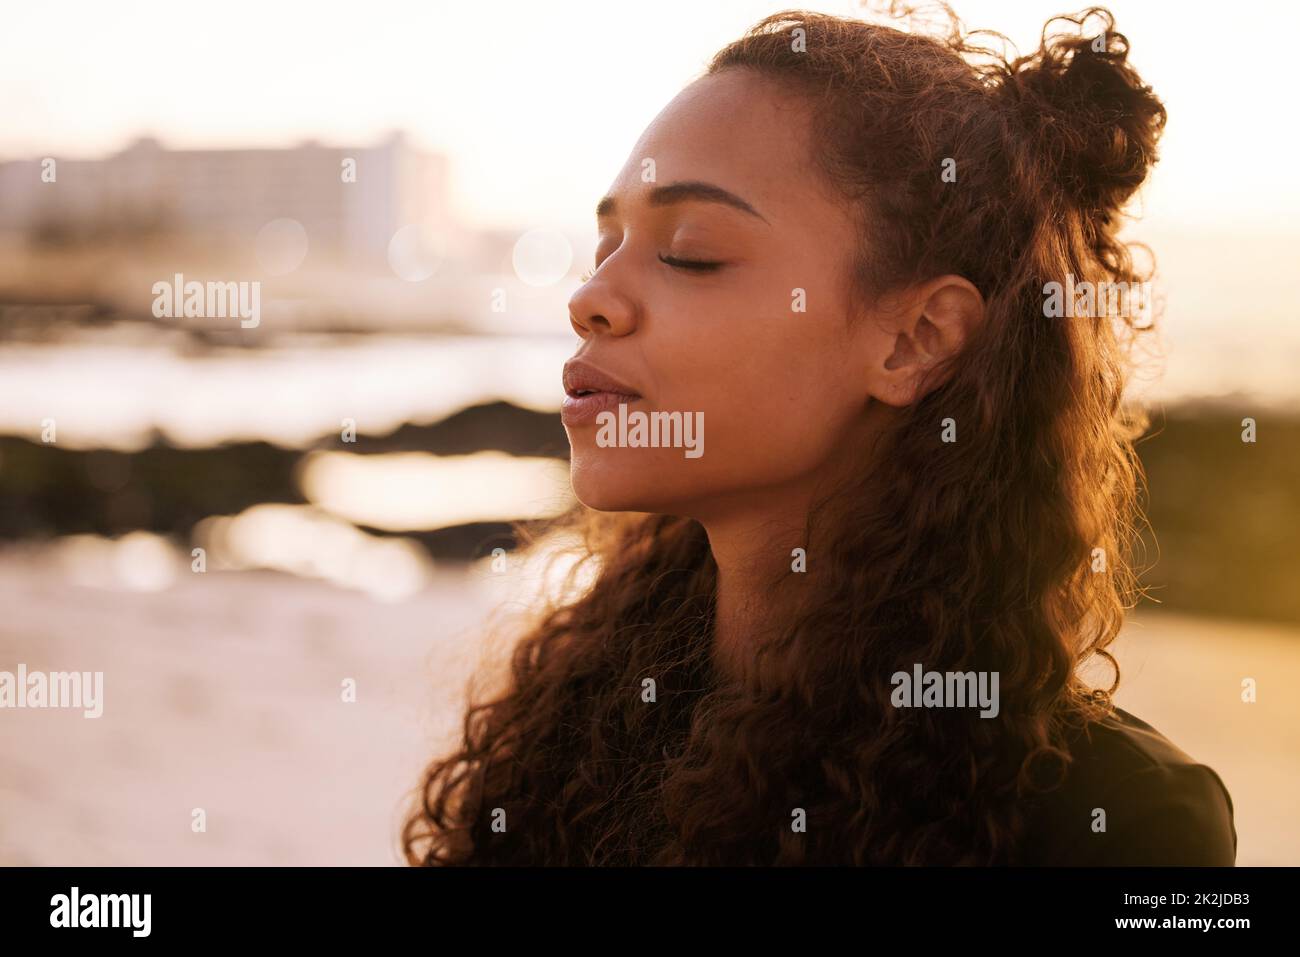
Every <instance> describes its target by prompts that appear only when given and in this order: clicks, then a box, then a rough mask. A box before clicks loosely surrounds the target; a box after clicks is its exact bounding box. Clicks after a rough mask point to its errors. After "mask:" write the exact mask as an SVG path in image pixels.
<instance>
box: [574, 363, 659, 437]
mask: <svg viewBox="0 0 1300 957" xmlns="http://www.w3.org/2000/svg"><path fill="white" fill-rule="evenodd" d="M563 381H564V392H565V399H564V403H563V405H561V406H560V418H561V420H562V421H563V422H564V424H565V425H583V424H586V423H589V422H594V421H595V419H596V416H597V415H599V414H600V413H601V412H612V411H616V410H617V409H618V407H619V405H620V404H624V403H626V404H627V405H631V404H632V403H634V402H637V401H638V400H640V399H641V394H640V393H639V392H637V391H636V389H634V388H632V387H631V386H629V385H627V384H625V383H624V382H623V381H621V380H620V379H618V378H616V377H615V376H613V375H611V374H610V373H608V372H606V371H605V370H603V369H600V368H597V367H596V366H594V365H592V364H591V363H589V362H586V361H584V360H581V359H570V360H569V361H568V362H566V363H565V364H564V377H563Z"/></svg>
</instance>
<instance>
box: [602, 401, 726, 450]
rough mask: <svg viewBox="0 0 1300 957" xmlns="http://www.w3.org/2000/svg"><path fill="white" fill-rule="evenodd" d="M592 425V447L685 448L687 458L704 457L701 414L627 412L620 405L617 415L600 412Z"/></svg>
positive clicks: (622, 403)
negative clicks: (594, 429) (594, 425)
mask: <svg viewBox="0 0 1300 957" xmlns="http://www.w3.org/2000/svg"><path fill="white" fill-rule="evenodd" d="M596 424H597V425H598V426H599V427H600V428H599V429H598V430H597V431H596V444H597V445H598V446H600V447H601V448H603V449H607V448H614V447H618V448H632V449H637V448H652V449H658V448H672V449H685V450H686V451H685V455H686V457H687V458H688V459H698V458H699V457H700V456H701V455H703V454H704V413H703V412H640V411H637V412H628V410H627V404H626V403H624V402H620V403H619V404H618V414H617V415H616V414H615V413H614V412H612V411H609V410H606V411H604V412H600V413H598V414H597V415H596Z"/></svg>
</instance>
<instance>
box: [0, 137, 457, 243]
mask: <svg viewBox="0 0 1300 957" xmlns="http://www.w3.org/2000/svg"><path fill="white" fill-rule="evenodd" d="M43 159H44V158H37V159H29V160H18V161H11V162H5V163H0V232H5V233H10V234H15V233H16V234H21V235H24V236H26V237H28V238H29V239H31V240H32V241H34V242H38V243H40V242H47V243H53V244H64V243H75V242H80V241H94V240H104V239H111V240H121V239H129V238H131V237H141V236H157V235H164V236H165V235H186V236H193V237H198V238H201V239H202V240H203V241H204V242H205V243H206V242H210V243H213V244H217V245H221V244H226V243H229V244H247V243H249V242H251V241H252V240H253V239H254V237H256V235H257V233H258V230H260V229H261V227H262V226H264V225H265V224H266V223H268V222H270V221H271V220H274V219H280V218H287V219H294V220H297V221H298V222H300V223H301V224H302V225H303V227H304V228H305V230H306V232H307V235H308V236H309V237H310V239H311V243H312V245H313V247H315V248H325V249H330V250H332V251H334V252H336V253H337V254H339V255H341V256H342V257H344V258H348V259H356V260H358V261H365V262H382V261H383V260H384V257H385V255H386V253H387V249H388V244H389V242H390V240H391V239H392V237H393V234H394V233H395V232H397V230H399V229H401V228H402V227H405V226H411V225H418V226H422V227H425V228H427V229H429V230H431V231H432V232H434V233H436V234H441V235H447V234H449V233H450V232H452V231H454V230H455V227H456V224H455V223H454V222H453V218H452V215H451V212H450V206H449V193H450V190H449V182H448V179H449V171H448V163H447V160H446V158H445V157H444V156H442V155H441V154H436V153H430V152H426V151H422V150H420V149H417V148H415V147H413V146H412V145H411V144H410V143H409V142H408V141H407V140H406V138H405V137H404V136H403V135H402V134H401V133H394V134H392V135H391V136H390V137H388V138H387V139H385V140H384V141H383V142H381V143H379V144H378V145H375V146H371V147H365V148H339V147H327V146H323V145H321V144H319V143H316V142H313V141H308V142H304V143H301V144H299V145H298V146H295V147H292V148H288V149H216V150H170V149H166V148H165V147H163V146H162V145H161V144H159V143H158V142H157V141H156V140H153V139H149V138H143V139H139V140H137V141H135V142H134V143H132V144H131V145H130V146H128V147H127V148H126V149H124V150H121V151H120V152H118V153H115V154H113V155H111V156H108V157H106V158H104V159H97V160H77V159H63V158H61V157H53V159H54V160H55V166H54V175H55V181H54V182H45V181H43V179H42V170H43V165H42V164H43Z"/></svg>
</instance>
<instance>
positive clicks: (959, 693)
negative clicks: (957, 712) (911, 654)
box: [889, 664, 1000, 718]
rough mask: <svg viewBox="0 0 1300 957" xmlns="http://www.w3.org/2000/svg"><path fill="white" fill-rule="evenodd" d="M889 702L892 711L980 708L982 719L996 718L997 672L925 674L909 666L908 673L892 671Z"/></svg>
mask: <svg viewBox="0 0 1300 957" xmlns="http://www.w3.org/2000/svg"><path fill="white" fill-rule="evenodd" d="M889 683H890V684H892V685H893V686H894V690H893V693H892V694H890V696H889V702H890V704H892V705H893V706H894V707H895V708H980V709H981V710H980V717H981V718H996V717H997V716H998V711H999V710H1000V707H999V704H998V673H997V672H996V671H926V670H925V669H924V668H923V667H922V666H921V665H919V664H916V665H912V670H911V672H907V671H895V672H894V673H893V675H891V676H890V679H889Z"/></svg>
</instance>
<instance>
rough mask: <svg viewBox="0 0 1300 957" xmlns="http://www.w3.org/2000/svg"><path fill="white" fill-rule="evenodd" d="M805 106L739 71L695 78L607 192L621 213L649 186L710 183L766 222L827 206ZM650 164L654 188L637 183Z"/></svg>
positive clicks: (752, 74) (661, 115)
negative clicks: (738, 198)
mask: <svg viewBox="0 0 1300 957" xmlns="http://www.w3.org/2000/svg"><path fill="white" fill-rule="evenodd" d="M811 120H812V117H811V106H810V104H809V103H808V101H807V100H805V99H803V98H801V97H798V96H794V95H791V94H788V93H783V92H782V91H781V89H780V87H779V86H778V85H777V83H776V82H775V81H773V80H771V79H768V78H766V77H764V76H762V75H761V74H758V73H756V72H754V71H751V70H745V69H728V70H724V71H722V72H721V73H718V74H714V75H712V76H706V77H702V78H700V79H699V80H696V81H695V82H694V83H692V84H690V85H689V86H687V87H686V88H685V89H684V90H682V91H681V92H680V93H679V94H678V95H677V96H676V97H674V98H673V100H672V101H671V102H670V103H669V104H668V105H667V106H665V107H664V108H663V110H661V111H660V113H659V115H658V116H656V117H655V118H654V119H653V120H652V121H651V122H650V125H649V126H647V127H646V129H645V132H643V133H642V134H641V137H640V139H638V140H637V143H636V145H635V146H634V147H633V148H632V151H631V153H630V154H629V155H628V158H627V161H626V163H624V165H623V168H622V169H621V170H620V171H619V174H618V176H617V177H616V178H615V179H614V182H613V183H612V184H611V185H610V188H609V190H608V193H609V194H611V195H614V196H616V197H617V199H618V201H619V203H620V205H621V206H625V205H626V204H627V203H629V202H633V203H635V202H637V201H639V199H640V197H641V195H642V194H643V193H645V192H647V191H648V190H649V188H650V187H651V186H653V185H656V184H668V183H673V182H680V181H683V180H701V181H705V182H709V183H715V184H717V185H718V186H721V187H723V188H724V189H727V190H729V191H731V192H733V193H736V194H738V195H739V196H741V197H743V198H744V199H746V200H747V201H748V202H749V203H750V204H752V205H753V206H755V207H756V208H757V209H758V210H759V212H761V213H762V214H763V215H764V216H765V217H766V218H767V219H769V220H775V219H777V218H782V214H787V213H791V212H793V211H796V210H801V211H802V213H803V214H804V215H805V216H806V215H807V213H808V211H809V207H810V205H811V206H815V205H817V204H828V203H830V202H831V199H830V197H828V195H827V194H826V193H825V192H824V191H823V190H822V188H821V185H820V180H819V179H818V177H819V175H820V174H819V173H818V172H817V171H816V170H815V169H814V168H813V164H812V152H811V142H812V137H811V126H812V123H811ZM646 160H653V161H654V166H653V169H654V182H653V183H650V182H645V181H644V180H643V171H644V170H645V169H646V168H647V166H648V164H647V163H646Z"/></svg>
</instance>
